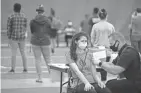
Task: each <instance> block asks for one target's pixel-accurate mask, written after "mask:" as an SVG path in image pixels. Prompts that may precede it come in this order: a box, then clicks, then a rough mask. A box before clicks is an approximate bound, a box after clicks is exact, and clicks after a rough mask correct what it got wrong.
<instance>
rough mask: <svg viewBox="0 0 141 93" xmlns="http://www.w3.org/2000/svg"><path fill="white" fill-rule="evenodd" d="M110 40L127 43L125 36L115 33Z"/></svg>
mask: <svg viewBox="0 0 141 93" xmlns="http://www.w3.org/2000/svg"><path fill="white" fill-rule="evenodd" d="M109 38H112V40H118V41H122V42H126V40H125V38H124V36H123V35H122V34H121V33H119V32H114V33H112V34H111V35H110V36H109Z"/></svg>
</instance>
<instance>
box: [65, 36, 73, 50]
mask: <svg viewBox="0 0 141 93" xmlns="http://www.w3.org/2000/svg"><path fill="white" fill-rule="evenodd" d="M72 37H73V36H72V35H65V42H66V46H67V47H68V46H69V39H72Z"/></svg>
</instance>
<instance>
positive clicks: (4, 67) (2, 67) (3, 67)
mask: <svg viewBox="0 0 141 93" xmlns="http://www.w3.org/2000/svg"><path fill="white" fill-rule="evenodd" d="M0 68H1V69H9V68H11V67H6V66H0ZM30 68H36V67H35V66H30V67H28V69H30ZM41 68H47V67H46V66H41ZM16 69H23V67H16Z"/></svg>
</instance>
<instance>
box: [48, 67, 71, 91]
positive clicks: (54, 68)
mask: <svg viewBox="0 0 141 93" xmlns="http://www.w3.org/2000/svg"><path fill="white" fill-rule="evenodd" d="M49 66H50V69H53V70H57V71H60V93H62V87H63V85H65V84H66V83H68V82H65V83H63V81H62V78H63V72H64V73H67V72H68V69H69V67H68V66H66V64H49Z"/></svg>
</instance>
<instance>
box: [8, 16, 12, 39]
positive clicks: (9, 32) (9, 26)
mask: <svg viewBox="0 0 141 93" xmlns="http://www.w3.org/2000/svg"><path fill="white" fill-rule="evenodd" d="M11 27H12V19H11V17H8V20H7V36H8V39H10V37H11V30H12V28H11Z"/></svg>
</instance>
